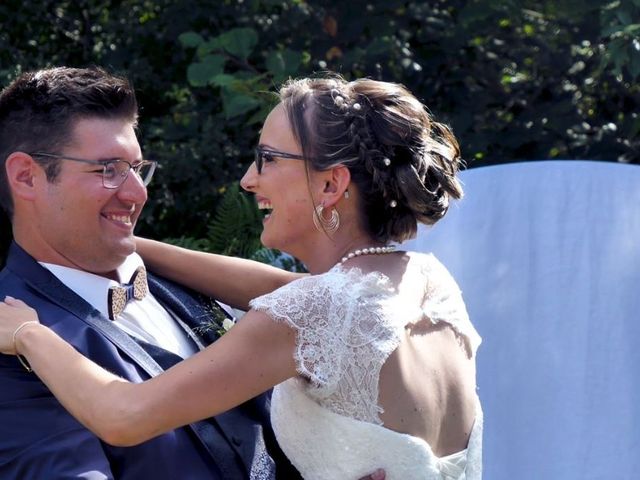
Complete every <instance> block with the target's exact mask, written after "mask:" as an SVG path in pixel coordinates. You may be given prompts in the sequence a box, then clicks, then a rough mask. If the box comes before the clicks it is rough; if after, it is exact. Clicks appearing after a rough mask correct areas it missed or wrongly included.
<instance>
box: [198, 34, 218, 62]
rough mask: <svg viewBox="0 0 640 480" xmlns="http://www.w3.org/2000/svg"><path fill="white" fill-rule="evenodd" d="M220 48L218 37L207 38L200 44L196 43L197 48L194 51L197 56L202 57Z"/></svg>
mask: <svg viewBox="0 0 640 480" xmlns="http://www.w3.org/2000/svg"><path fill="white" fill-rule="evenodd" d="M221 48H222V47H221V46H220V42H219V41H218V39H217V38H214V39H213V40H207V41H206V42H202V43H201V44H200V45H198V50H197V51H196V54H197V55H198V57H199V58H202V57H204V56H206V55H208V54H210V53H211V52H215V51H216V50H220V49H221Z"/></svg>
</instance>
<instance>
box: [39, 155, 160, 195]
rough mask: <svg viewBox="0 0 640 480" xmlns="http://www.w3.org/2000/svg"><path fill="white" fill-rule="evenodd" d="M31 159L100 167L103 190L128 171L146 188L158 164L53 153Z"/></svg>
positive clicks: (117, 183)
mask: <svg viewBox="0 0 640 480" xmlns="http://www.w3.org/2000/svg"><path fill="white" fill-rule="evenodd" d="M29 155H31V156H32V157H45V158H57V159H60V160H70V161H72V162H81V163H88V164H89V165H98V166H100V167H102V185H103V186H104V188H109V189H115V188H119V187H120V185H122V184H123V183H124V181H125V180H126V179H127V177H128V176H129V171H130V170H133V171H134V173H135V174H136V175H138V177H139V178H140V180H142V183H143V184H144V186H145V187H146V186H147V185H149V182H151V178H152V177H153V173H154V172H155V171H156V167H157V165H158V162H154V161H153V160H141V161H140V162H138V163H136V164H131V163H129V162H127V161H126V160H123V159H121V158H113V159H108V160H87V159H84V158H76V157H69V156H67V155H58V154H55V153H46V152H35V153H30V154H29Z"/></svg>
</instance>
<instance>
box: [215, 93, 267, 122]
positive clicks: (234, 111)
mask: <svg viewBox="0 0 640 480" xmlns="http://www.w3.org/2000/svg"><path fill="white" fill-rule="evenodd" d="M222 105H223V108H224V114H225V116H226V117H227V119H230V118H233V117H237V116H239V115H242V114H243V113H247V112H248V111H250V110H253V109H254V108H256V107H258V106H260V102H259V101H258V100H257V99H255V98H253V97H250V96H249V95H246V94H244V93H239V92H235V91H233V90H231V89H229V88H223V89H222Z"/></svg>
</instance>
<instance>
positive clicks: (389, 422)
mask: <svg viewBox="0 0 640 480" xmlns="http://www.w3.org/2000/svg"><path fill="white" fill-rule="evenodd" d="M385 257H386V258H385ZM394 257H395V258H394ZM398 258H399V256H398V255H391V256H384V257H377V258H369V259H367V260H368V261H367V262H366V264H365V262H363V264H362V265H359V267H360V268H363V270H364V269H368V268H375V267H377V268H378V269H379V270H381V271H385V273H386V274H387V275H388V276H389V278H390V279H391V281H392V283H393V284H394V285H395V286H396V287H397V291H398V297H399V298H398V304H399V305H401V309H402V311H399V312H398V314H403V313H404V312H403V311H405V308H406V312H413V311H415V310H416V308H420V306H422V305H423V304H424V302H425V300H427V298H426V297H429V296H430V295H438V294H439V293H438V291H437V290H438V289H439V285H438V284H437V282H440V281H445V282H446V281H447V280H448V278H449V277H447V278H444V279H442V278H440V272H438V273H436V272H434V275H433V276H430V278H425V269H424V259H425V256H423V255H415V254H413V255H404V256H403V257H401V258H402V261H401V262H399V261H398ZM363 260H364V259H363ZM446 288H449V287H448V286H446ZM454 293H455V292H454ZM402 307H405V308H402ZM461 308H463V306H461ZM446 321H447V320H446V319H444V320H443V321H441V322H439V323H435V324H434V323H433V322H432V321H431V319H430V318H428V317H427V316H420V317H419V318H415V321H411V322H410V323H408V324H407V325H406V327H405V329H404V335H403V337H402V339H401V342H400V345H399V346H398V348H397V349H396V350H395V351H394V352H393V353H392V354H391V356H390V357H389V358H388V360H387V361H386V363H385V364H384V366H383V367H382V371H381V373H380V383H379V397H378V398H379V402H378V403H379V405H380V406H381V407H382V408H383V409H384V413H383V414H381V416H380V418H381V420H382V421H383V422H384V426H385V427H387V428H390V429H392V430H395V431H398V432H401V433H407V434H410V435H413V436H415V437H419V438H422V439H423V440H425V441H426V442H427V443H428V444H429V445H430V446H431V448H432V450H433V452H434V453H435V454H436V455H437V456H444V455H449V454H452V453H456V452H459V451H461V450H463V449H465V448H466V447H467V443H468V441H469V435H470V433H471V430H472V427H473V424H474V421H475V418H476V414H477V406H476V405H477V404H476V382H475V377H476V372H475V359H474V358H473V355H472V349H471V346H470V345H469V342H468V339H467V338H466V337H464V336H463V335H461V334H459V333H458V332H456V331H455V330H454V329H453V328H452V327H451V325H450V324H448V323H446Z"/></svg>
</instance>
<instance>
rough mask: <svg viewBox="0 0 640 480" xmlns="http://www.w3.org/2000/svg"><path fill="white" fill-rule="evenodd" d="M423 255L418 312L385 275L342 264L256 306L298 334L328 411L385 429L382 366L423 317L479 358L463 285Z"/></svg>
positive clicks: (299, 355)
mask: <svg viewBox="0 0 640 480" xmlns="http://www.w3.org/2000/svg"><path fill="white" fill-rule="evenodd" d="M412 255H416V254H412ZM418 256H419V257H420V258H419V262H420V268H421V269H422V271H423V273H424V277H425V279H426V280H427V281H426V283H425V296H424V301H423V303H422V305H421V306H420V307H418V306H410V305H406V304H404V303H405V302H403V299H401V298H399V297H398V295H397V292H396V291H395V289H394V288H393V286H392V285H391V282H390V281H389V279H388V278H387V277H386V276H384V275H382V274H381V273H377V272H373V273H368V274H363V273H362V272H361V271H360V270H359V269H357V268H353V269H345V268H343V267H341V266H339V265H337V266H335V267H333V268H332V269H331V270H330V271H328V272H327V273H324V274H322V275H315V276H310V277H306V278H302V279H299V280H297V281H295V282H292V283H290V284H289V285H286V286H284V287H282V288H280V289H278V290H276V291H275V292H273V293H271V294H268V295H264V296H262V297H258V298H256V299H254V300H253V301H252V302H251V304H250V305H251V307H252V308H254V309H255V310H261V311H264V312H266V313H267V314H268V315H269V316H271V317H272V318H273V319H275V320H276V321H283V322H286V323H287V324H289V325H290V326H292V327H293V328H295V329H296V330H297V331H298V337H297V346H296V352H295V360H296V364H297V367H298V372H299V373H300V374H301V375H302V376H304V377H306V378H307V379H308V380H310V383H309V385H308V394H309V395H310V396H311V397H312V398H314V399H315V400H316V401H317V402H318V403H320V404H321V405H323V406H324V407H326V408H328V409H330V410H332V411H333V412H335V413H338V414H341V415H346V416H348V417H351V418H355V419H358V420H364V421H367V422H372V423H376V424H381V423H382V422H381V421H380V413H382V408H381V407H380V406H379V405H378V404H377V399H378V380H379V376H380V370H381V368H382V365H383V364H384V362H385V361H386V359H387V358H388V357H389V355H390V354H391V353H392V352H393V351H394V350H395V348H396V347H397V346H398V343H399V341H400V333H401V332H402V330H403V328H404V326H405V325H406V324H407V323H410V322H417V321H420V320H422V319H423V318H424V317H425V316H426V317H427V318H428V319H430V320H431V321H432V322H433V323H438V322H447V323H448V324H450V325H451V326H452V327H453V328H454V329H455V330H456V332H458V334H460V335H461V337H463V338H465V340H466V341H467V345H468V347H469V348H470V350H471V352H472V353H473V352H475V350H476V348H477V346H478V345H479V343H480V337H479V336H478V334H477V333H476V331H475V329H474V328H473V326H472V325H471V323H470V322H469V318H468V316H467V312H466V309H465V306H464V302H463V301H462V296H461V294H460V290H459V289H458V286H457V285H456V283H455V281H454V280H453V278H452V277H451V275H450V274H449V272H448V271H447V270H446V268H445V267H444V266H443V265H442V264H441V263H440V262H438V260H437V259H436V258H435V257H434V256H433V255H420V254H418Z"/></svg>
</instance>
